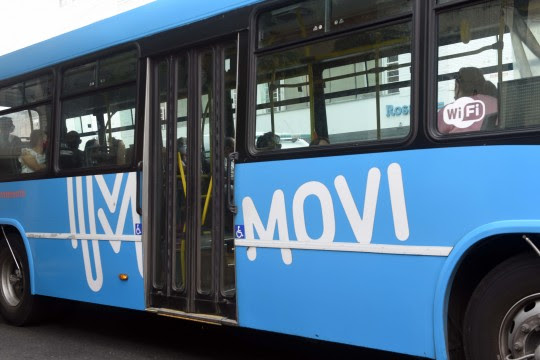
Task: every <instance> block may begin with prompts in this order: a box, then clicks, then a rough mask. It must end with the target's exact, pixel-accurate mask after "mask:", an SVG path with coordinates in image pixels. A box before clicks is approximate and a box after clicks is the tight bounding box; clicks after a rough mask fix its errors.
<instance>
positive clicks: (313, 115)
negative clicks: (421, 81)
mask: <svg viewBox="0 0 540 360" xmlns="http://www.w3.org/2000/svg"><path fill="white" fill-rule="evenodd" d="M410 34H411V24H410V23H404V24H398V25H392V26H387V27H382V28H378V29H376V30H371V31H364V32H362V33H357V34H350V35H346V36H342V37H340V38H337V39H333V40H327V41H320V42H317V43H311V44H307V45H304V46H299V47H296V48H293V49H290V50H285V51H281V52H277V53H272V54H269V55H262V56H260V57H259V58H258V61H257V110H256V147H257V149H260V150H275V149H287V148H297V147H307V146H309V145H310V144H311V145H327V144H339V143H345V142H358V141H377V140H385V139H392V138H402V137H405V136H407V134H408V133H409V125H410V111H411V109H410V96H411V95H410V94H411V92H410V86H411V85H410V62H411V53H410V52H411V50H410V48H411V39H410Z"/></svg>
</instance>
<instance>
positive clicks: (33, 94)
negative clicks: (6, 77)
mask: <svg viewBox="0 0 540 360" xmlns="http://www.w3.org/2000/svg"><path fill="white" fill-rule="evenodd" d="M51 95H52V76H51V75H44V76H41V77H38V78H33V79H30V80H26V81H24V82H20V83H17V84H14V85H10V86H7V87H4V88H0V110H7V109H10V108H12V107H17V106H22V105H26V104H32V103H36V102H39V101H43V100H47V99H48V98H50V97H51Z"/></svg>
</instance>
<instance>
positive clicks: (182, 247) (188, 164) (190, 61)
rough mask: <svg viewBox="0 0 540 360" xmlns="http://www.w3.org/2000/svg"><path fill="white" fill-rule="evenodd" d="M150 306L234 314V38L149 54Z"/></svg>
mask: <svg viewBox="0 0 540 360" xmlns="http://www.w3.org/2000/svg"><path fill="white" fill-rule="evenodd" d="M150 68H151V72H152V73H151V76H150V78H151V84H152V86H151V94H152V95H151V96H152V101H151V102H152V110H151V112H152V115H151V117H150V121H151V124H152V125H151V128H152V131H151V133H152V135H151V138H152V140H151V142H152V143H153V145H152V146H151V149H152V150H151V151H152V154H151V157H150V158H151V164H150V166H149V169H150V171H151V174H152V175H151V176H150V178H151V179H152V181H151V183H150V190H151V196H150V199H152V200H151V204H150V212H149V219H150V222H151V227H152V231H151V233H152V236H151V238H150V242H151V245H150V250H151V251H150V252H151V254H150V256H151V266H150V269H149V270H150V274H151V275H150V279H148V278H147V289H149V292H150V294H149V295H150V296H149V297H148V300H149V307H150V308H151V309H155V310H156V311H157V312H162V313H165V314H167V315H171V316H179V317H188V318H194V319H197V318H198V319H203V320H206V321H212V322H229V321H235V319H236V305H235V304H236V293H235V260H234V237H233V235H232V229H233V214H232V213H231V212H230V211H229V210H228V207H227V201H226V200H227V196H228V195H229V194H228V192H229V191H232V187H233V186H234V185H233V184H234V180H233V176H234V169H233V168H232V166H231V168H230V169H229V168H227V161H226V158H227V156H228V154H230V153H231V152H233V151H234V149H235V129H236V105H235V97H236V84H237V42H236V41H235V40H231V41H228V42H223V43H218V44H213V45H211V46H205V47H201V48H195V49H190V50H188V51H185V52H179V53H174V54H170V55H168V56H163V57H160V58H158V59H153V61H152V65H151V67H150Z"/></svg>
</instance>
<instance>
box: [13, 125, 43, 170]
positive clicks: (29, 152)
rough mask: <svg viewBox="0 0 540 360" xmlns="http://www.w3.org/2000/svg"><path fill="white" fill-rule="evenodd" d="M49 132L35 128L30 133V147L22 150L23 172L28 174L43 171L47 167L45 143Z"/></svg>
mask: <svg viewBox="0 0 540 360" xmlns="http://www.w3.org/2000/svg"><path fill="white" fill-rule="evenodd" d="M46 143H47V134H46V133H45V132H44V131H43V130H33V131H32V132H31V133H30V147H29V148H23V149H22V150H21V156H20V157H19V161H20V163H21V173H23V174H28V173H32V172H34V171H42V170H45V168H46V167H47V165H46V161H47V159H46V155H45V144H46Z"/></svg>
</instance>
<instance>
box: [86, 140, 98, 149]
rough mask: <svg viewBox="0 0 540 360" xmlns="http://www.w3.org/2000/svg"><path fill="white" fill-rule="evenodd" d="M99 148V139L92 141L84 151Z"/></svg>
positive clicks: (87, 143) (89, 141) (88, 142)
mask: <svg viewBox="0 0 540 360" xmlns="http://www.w3.org/2000/svg"><path fill="white" fill-rule="evenodd" d="M97 147H99V141H98V140H97V139H90V140H88V141H87V142H86V144H84V150H89V149H93V148H97Z"/></svg>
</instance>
